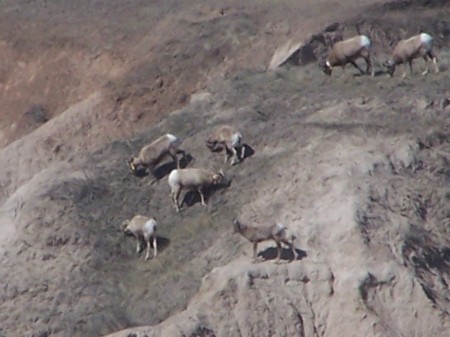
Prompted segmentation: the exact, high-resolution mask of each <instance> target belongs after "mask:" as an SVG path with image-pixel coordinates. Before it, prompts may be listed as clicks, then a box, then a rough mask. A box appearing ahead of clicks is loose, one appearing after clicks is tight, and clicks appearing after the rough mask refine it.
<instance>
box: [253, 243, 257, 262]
mask: <svg viewBox="0 0 450 337" xmlns="http://www.w3.org/2000/svg"><path fill="white" fill-rule="evenodd" d="M257 250H258V242H253V262H257V261H258V257H257V256H256V251H257Z"/></svg>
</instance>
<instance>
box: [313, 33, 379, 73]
mask: <svg viewBox="0 0 450 337" xmlns="http://www.w3.org/2000/svg"><path fill="white" fill-rule="evenodd" d="M371 46H372V43H371V42H370V39H369V38H368V37H367V36H365V35H358V36H354V37H352V38H350V39H347V40H344V41H340V42H337V43H335V44H334V45H333V47H332V48H331V50H330V51H329V52H328V56H327V59H326V61H325V63H324V64H320V66H321V68H322V70H323V72H324V73H325V74H327V75H329V76H331V73H332V70H333V67H337V66H341V67H342V71H343V74H344V73H345V66H346V65H347V64H348V63H350V64H352V65H353V66H354V67H355V68H357V69H358V70H359V71H360V72H361V73H364V71H363V70H362V69H361V68H360V67H359V66H358V65H357V64H356V62H355V61H356V60H357V59H359V58H363V59H364V60H365V61H366V64H367V68H366V71H365V72H366V73H367V74H368V73H369V72H370V73H371V75H372V76H374V75H375V72H374V68H373V64H372V63H373V62H372V56H371V51H370V50H371Z"/></svg>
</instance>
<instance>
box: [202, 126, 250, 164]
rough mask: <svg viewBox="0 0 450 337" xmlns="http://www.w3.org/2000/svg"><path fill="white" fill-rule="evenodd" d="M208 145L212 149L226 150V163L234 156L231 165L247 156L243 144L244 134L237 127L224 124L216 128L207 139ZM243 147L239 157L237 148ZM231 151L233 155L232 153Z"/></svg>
mask: <svg viewBox="0 0 450 337" xmlns="http://www.w3.org/2000/svg"><path fill="white" fill-rule="evenodd" d="M206 146H207V147H208V148H209V149H210V150H211V151H222V150H223V151H224V152H225V163H227V162H228V159H229V158H230V157H232V158H233V159H232V161H231V165H234V164H236V163H238V162H240V161H242V159H244V156H245V148H244V147H243V146H242V135H241V133H240V132H239V131H238V130H236V129H235V128H233V127H231V126H229V125H223V126H221V127H218V128H216V129H215V130H214V131H213V132H212V133H211V134H210V135H209V136H208V138H207V139H206ZM238 148H241V155H240V157H238V152H237V149H238ZM230 152H231V155H230Z"/></svg>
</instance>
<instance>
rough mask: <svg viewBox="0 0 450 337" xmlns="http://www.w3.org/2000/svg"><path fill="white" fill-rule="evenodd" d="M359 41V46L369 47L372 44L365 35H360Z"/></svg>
mask: <svg viewBox="0 0 450 337" xmlns="http://www.w3.org/2000/svg"><path fill="white" fill-rule="evenodd" d="M360 41H361V47H366V48H370V46H371V45H372V43H371V42H370V39H369V38H368V37H367V36H365V35H361V39H360Z"/></svg>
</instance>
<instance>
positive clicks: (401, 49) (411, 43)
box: [383, 33, 439, 77]
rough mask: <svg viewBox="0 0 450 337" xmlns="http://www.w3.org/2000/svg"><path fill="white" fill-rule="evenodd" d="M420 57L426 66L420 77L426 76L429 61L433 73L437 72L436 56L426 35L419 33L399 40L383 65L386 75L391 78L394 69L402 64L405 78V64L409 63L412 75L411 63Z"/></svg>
mask: <svg viewBox="0 0 450 337" xmlns="http://www.w3.org/2000/svg"><path fill="white" fill-rule="evenodd" d="M420 56H422V57H423V59H424V60H425V62H426V64H427V67H426V69H425V70H424V71H423V72H422V75H426V74H428V65H429V61H431V60H433V64H434V70H435V73H438V72H439V68H438V66H437V58H436V54H435V53H434V52H433V38H432V37H431V36H430V35H428V34H426V33H421V34H419V35H415V36H413V37H410V38H408V39H405V40H401V41H400V42H399V43H398V44H397V46H396V47H395V48H394V51H393V53H392V56H391V58H390V59H388V60H387V61H386V62H385V63H384V64H383V65H384V66H385V67H386V68H387V69H388V74H389V75H390V76H391V77H392V76H393V75H394V72H395V67H396V66H397V65H400V64H401V63H403V66H404V72H403V75H402V77H406V63H407V62H408V63H409V69H410V71H411V74H412V73H413V68H412V61H413V59H415V58H418V57H420Z"/></svg>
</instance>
